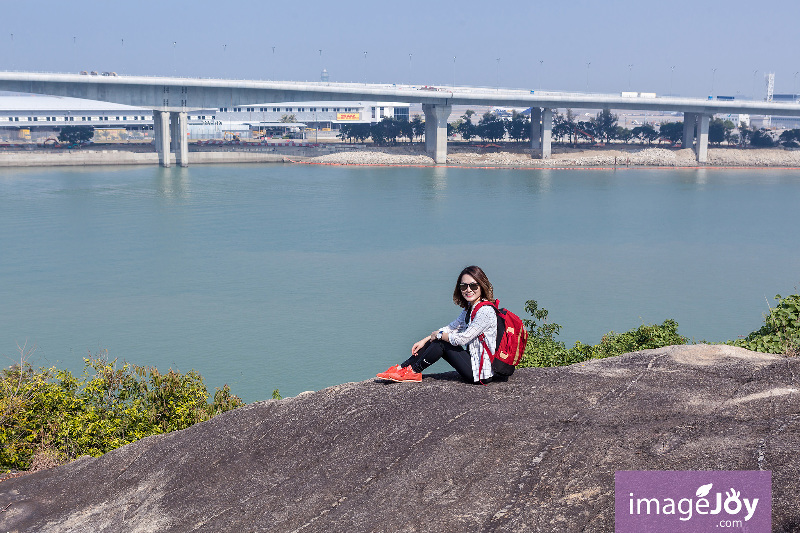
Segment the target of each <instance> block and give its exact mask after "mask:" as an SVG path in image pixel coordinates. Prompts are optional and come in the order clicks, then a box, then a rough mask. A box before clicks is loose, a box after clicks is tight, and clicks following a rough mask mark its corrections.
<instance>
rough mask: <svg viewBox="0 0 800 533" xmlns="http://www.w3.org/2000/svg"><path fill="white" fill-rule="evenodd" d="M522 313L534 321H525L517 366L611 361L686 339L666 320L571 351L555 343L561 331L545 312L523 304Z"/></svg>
mask: <svg viewBox="0 0 800 533" xmlns="http://www.w3.org/2000/svg"><path fill="white" fill-rule="evenodd" d="M525 311H526V312H527V313H529V314H530V315H531V316H532V317H533V318H532V319H526V320H524V322H525V326H526V327H527V328H528V345H527V346H526V347H525V355H524V356H523V358H522V362H521V363H520V366H562V365H571V364H573V363H578V362H581V361H586V360H588V359H600V358H604V357H613V356H616V355H622V354H624V353H629V352H635V351H638V350H647V349H650V348H660V347H662V346H672V345H674V344H686V342H687V341H688V339H687V338H686V337H683V336H681V335H679V334H678V323H677V322H675V321H674V320H665V321H664V323H663V324H661V325H655V324H654V325H645V324H643V325H641V326H639V327H638V328H636V329H632V330H630V331H627V332H625V333H614V332H613V331H612V332H610V333H608V334H606V335H604V336H603V338H602V339H601V340H600V344H596V345H590V344H583V343H582V342H580V341H577V342H576V343H575V345H574V346H573V347H572V348H569V349H568V348H567V347H566V345H565V344H564V343H563V342H561V341H558V340H556V338H555V337H556V336H557V335H558V333H559V332H560V331H561V326H560V325H558V324H549V323H547V321H546V320H547V314H548V312H547V310H546V309H539V305H538V304H537V302H536V300H528V301H527V302H526V303H525Z"/></svg>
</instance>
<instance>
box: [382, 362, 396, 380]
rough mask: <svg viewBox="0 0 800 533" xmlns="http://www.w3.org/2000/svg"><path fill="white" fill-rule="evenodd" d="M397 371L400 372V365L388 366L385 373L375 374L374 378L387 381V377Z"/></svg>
mask: <svg viewBox="0 0 800 533" xmlns="http://www.w3.org/2000/svg"><path fill="white" fill-rule="evenodd" d="M398 370H400V365H394V366H390V367H389V369H388V370H386V371H385V372H381V373H380V374H377V376H376V377H378V378H380V379H389V377H388V376H390V375H392V374H394V373H395V372H397V371H398Z"/></svg>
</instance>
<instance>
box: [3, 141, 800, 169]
mask: <svg viewBox="0 0 800 533" xmlns="http://www.w3.org/2000/svg"><path fill="white" fill-rule="evenodd" d="M173 161H174V156H173ZM231 163H295V164H297V163H302V164H317V165H334V166H409V167H435V166H439V167H444V168H448V167H452V168H476V169H477V168H481V169H519V170H524V169H528V170H534V169H552V170H557V169H594V170H601V169H606V170H608V169H611V170H613V169H624V168H630V167H636V168H719V169H738V168H742V169H744V168H771V169H798V168H800V150H786V149H782V148H728V147H725V148H709V149H708V162H707V163H705V164H700V163H697V161H696V160H695V155H694V151H692V150H691V149H688V148H686V149H680V148H664V147H657V146H641V145H611V146H602V147H578V148H571V147H568V146H554V148H553V154H552V156H551V158H550V159H533V158H531V150H530V147H528V146H526V145H524V144H523V145H518V144H515V143H505V145H501V144H492V145H490V146H485V145H484V146H480V145H461V144H451V145H449V146H448V155H447V163H446V164H444V165H436V164H434V162H433V159H432V158H431V157H430V156H429V155H427V154H426V153H425V145H424V143H414V144H400V145H395V146H373V145H370V144H358V145H353V144H345V143H320V144H318V145H309V146H297V147H288V146H270V145H266V146H255V147H239V146H226V147H214V148H213V149H198V147H196V146H192V150H190V152H189V165H190V166H192V165H197V164H200V165H202V164H231ZM157 164H158V155H157V154H156V152H155V151H154V150H153V151H151V146H150V145H145V146H142V145H104V146H103V147H102V148H100V147H95V148H89V149H86V148H84V149H78V150H53V149H46V148H35V149H30V148H25V149H19V150H4V151H0V167H39V166H81V165H157Z"/></svg>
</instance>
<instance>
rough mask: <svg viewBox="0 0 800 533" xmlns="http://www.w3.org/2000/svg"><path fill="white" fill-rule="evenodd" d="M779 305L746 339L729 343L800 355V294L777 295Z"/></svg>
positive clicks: (750, 348) (748, 347)
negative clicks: (784, 296)
mask: <svg viewBox="0 0 800 533" xmlns="http://www.w3.org/2000/svg"><path fill="white" fill-rule="evenodd" d="M775 299H776V300H777V301H778V305H777V307H773V308H771V309H770V311H769V314H768V315H766V316H765V317H764V325H763V326H761V328H760V329H758V330H756V331H754V332H752V333H750V334H749V335H748V336H747V337H745V338H744V339H738V340H735V341H732V342H729V344H733V345H734V346H741V347H742V348H747V349H748V350H753V351H755V352H763V353H783V354H786V355H795V356H796V355H800V295H798V294H792V295H791V296H787V297H786V298H782V297H781V295H780V294H778V295H776V296H775Z"/></svg>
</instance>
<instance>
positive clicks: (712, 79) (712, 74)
mask: <svg viewBox="0 0 800 533" xmlns="http://www.w3.org/2000/svg"><path fill="white" fill-rule="evenodd" d="M716 75H717V69H716V68H712V69H711V97H712V98H713V97H714V78H715V77H716Z"/></svg>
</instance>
